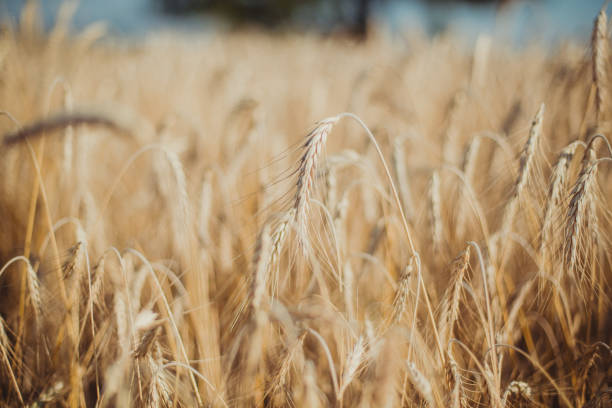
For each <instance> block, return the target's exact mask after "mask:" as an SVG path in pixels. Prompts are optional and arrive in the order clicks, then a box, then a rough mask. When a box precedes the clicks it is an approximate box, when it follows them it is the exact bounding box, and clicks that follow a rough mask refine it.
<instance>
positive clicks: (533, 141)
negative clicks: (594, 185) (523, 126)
mask: <svg viewBox="0 0 612 408" xmlns="http://www.w3.org/2000/svg"><path fill="white" fill-rule="evenodd" d="M543 119H544V104H542V105H541V106H540V108H539V109H538V112H537V113H536V115H535V117H534V118H533V121H532V122H531V129H530V130H529V137H528V138H527V142H525V145H524V146H523V150H522V151H521V156H520V165H519V172H518V177H517V178H516V182H515V183H514V191H513V194H512V197H511V198H510V200H509V201H508V203H507V204H506V207H505V209H504V215H503V219H502V227H501V234H502V236H507V234H508V233H510V232H511V230H512V223H513V221H514V216H515V214H516V210H517V206H518V201H519V198H520V196H521V194H522V192H523V190H524V188H525V186H526V185H527V180H528V179H529V174H530V172H531V168H532V167H533V162H534V157H535V152H536V149H537V145H538V141H539V140H540V135H541V134H542V122H543Z"/></svg>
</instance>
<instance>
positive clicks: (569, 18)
mask: <svg viewBox="0 0 612 408" xmlns="http://www.w3.org/2000/svg"><path fill="white" fill-rule="evenodd" d="M64 1H65V0H44V1H41V2H40V4H41V9H42V10H43V18H44V23H45V26H46V27H49V26H51V25H52V24H53V21H54V20H55V18H56V14H57V10H58V8H59V6H60V5H61V4H62V3H63V2H64ZM26 2H27V0H0V18H2V20H4V21H7V20H9V21H10V20H12V21H16V20H17V19H18V16H19V14H20V11H21V9H22V8H23V6H24V5H25V4H26ZM78 4H79V5H78V9H77V11H76V14H75V16H74V19H73V23H74V28H75V29H79V28H83V27H84V26H87V25H88V24H90V23H92V22H97V21H105V22H106V23H107V24H108V29H109V32H110V33H111V34H114V35H121V36H131V37H136V38H137V37H140V36H144V35H146V34H148V33H150V32H152V31H160V30H162V31H163V30H172V31H181V32H186V33H194V32H195V33H197V32H202V31H204V32H210V31H217V32H218V31H220V30H233V29H239V28H244V27H253V26H255V27H258V28H263V29H265V30H275V31H283V30H294V31H295V30H298V31H302V30H308V31H316V32H320V33H323V34H331V33H334V34H338V33H340V34H347V35H350V36H354V37H356V38H364V36H365V35H366V34H367V27H368V26H370V27H371V26H372V24H373V23H376V25H377V26H379V27H385V28H387V29H388V30H389V31H390V32H391V33H405V32H406V31H420V32H422V33H425V34H426V35H429V36H433V35H436V34H439V33H443V32H449V31H450V32H451V33H452V34H453V35H457V36H462V37H465V38H467V39H468V40H469V39H473V38H475V37H476V36H477V35H478V34H479V33H488V34H490V35H495V36H497V37H505V38H506V39H508V40H509V41H511V42H512V43H514V44H515V45H519V46H520V45H522V44H524V43H527V42H529V43H532V42H533V41H534V40H535V41H539V42H544V43H546V44H548V45H550V44H557V43H559V42H562V41H565V40H567V39H576V40H579V41H582V42H586V41H588V38H589V33H590V30H591V27H592V20H593V18H594V16H595V15H596V14H597V11H598V10H599V9H600V8H601V7H602V5H603V0H104V1H101V0H81V1H80V2H79V3H78Z"/></svg>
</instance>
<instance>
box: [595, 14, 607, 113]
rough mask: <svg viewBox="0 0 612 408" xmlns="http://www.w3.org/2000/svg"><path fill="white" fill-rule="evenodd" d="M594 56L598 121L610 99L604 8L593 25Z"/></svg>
mask: <svg viewBox="0 0 612 408" xmlns="http://www.w3.org/2000/svg"><path fill="white" fill-rule="evenodd" d="M591 47H592V52H593V54H592V56H593V82H594V83H595V106H596V109H597V122H598V123H599V121H600V120H602V119H603V118H602V116H603V112H604V111H605V106H606V104H607V100H608V74H607V70H608V59H609V44H608V18H607V16H606V11H605V10H604V9H603V8H602V9H601V11H600V12H599V14H598V15H597V18H596V19H595V23H594V25H593V34H592V37H591Z"/></svg>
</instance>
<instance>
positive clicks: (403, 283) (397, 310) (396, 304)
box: [391, 258, 414, 324]
mask: <svg viewBox="0 0 612 408" xmlns="http://www.w3.org/2000/svg"><path fill="white" fill-rule="evenodd" d="M413 261H414V258H411V259H410V262H409V263H408V265H406V267H405V268H404V270H403V271H402V274H401V275H400V278H399V282H398V284H397V289H396V291H395V298H394V299H393V315H392V319H391V321H392V322H393V323H394V324H397V323H399V322H400V320H401V319H402V316H403V315H404V311H405V310H406V303H407V301H408V293H409V292H410V276H412V272H413V271H414V262H413Z"/></svg>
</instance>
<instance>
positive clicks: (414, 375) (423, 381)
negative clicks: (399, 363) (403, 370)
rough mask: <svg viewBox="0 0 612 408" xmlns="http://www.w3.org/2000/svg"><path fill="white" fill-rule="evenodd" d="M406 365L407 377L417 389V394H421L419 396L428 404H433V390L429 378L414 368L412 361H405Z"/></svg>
mask: <svg viewBox="0 0 612 408" xmlns="http://www.w3.org/2000/svg"><path fill="white" fill-rule="evenodd" d="M406 367H407V368H408V378H409V379H410V382H411V383H412V385H413V386H414V388H415V389H416V390H417V391H418V393H419V394H421V397H422V398H423V399H424V400H425V401H426V402H427V403H428V404H429V405H430V406H434V397H433V391H432V388H431V383H430V382H429V380H428V379H427V378H425V376H424V375H423V373H421V372H420V371H419V370H418V369H417V368H416V365H415V364H414V363H413V362H411V361H407V362H406Z"/></svg>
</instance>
